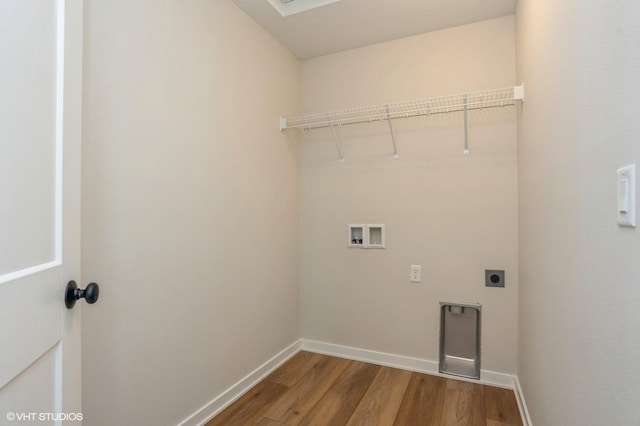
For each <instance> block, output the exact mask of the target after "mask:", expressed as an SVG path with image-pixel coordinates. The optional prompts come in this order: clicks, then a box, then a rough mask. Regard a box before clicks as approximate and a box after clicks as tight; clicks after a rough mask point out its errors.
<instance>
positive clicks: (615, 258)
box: [516, 0, 640, 426]
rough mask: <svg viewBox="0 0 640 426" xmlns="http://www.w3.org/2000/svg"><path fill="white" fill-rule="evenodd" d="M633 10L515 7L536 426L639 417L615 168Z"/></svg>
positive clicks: (622, 161)
mask: <svg viewBox="0 0 640 426" xmlns="http://www.w3.org/2000/svg"><path fill="white" fill-rule="evenodd" d="M638 22H640V6H639V5H638V3H637V2H635V1H619V2H583V1H579V0H571V1H565V2H556V1H549V0H535V1H534V0H520V1H519V2H518V10H517V19H516V23H517V50H518V57H517V64H518V65H517V69H518V79H519V80H520V79H521V80H523V81H525V82H526V85H527V101H526V103H525V104H524V108H523V110H522V113H521V116H520V120H519V194H520V202H519V212H520V216H519V247H520V303H519V312H520V319H519V364H518V365H519V368H518V375H519V378H520V381H521V384H522V388H523V391H524V395H525V398H526V401H527V404H528V407H529V411H530V413H531V417H532V420H533V423H534V424H536V425H593V426H599V425H631V424H637V423H638V418H639V414H638V395H637V390H638V388H639V387H640V368H639V367H638V362H637V361H638V353H640V337H639V334H638V323H639V322H640V310H638V300H640V286H639V285H638V283H639V281H638V277H639V276H640V244H638V241H639V240H638V230H637V229H631V228H619V227H618V226H617V225H616V169H617V168H619V167H622V166H625V165H627V164H631V163H638V162H639V161H640V144H639V143H638V140H639V139H640V124H639V123H640V122H639V121H638V110H639V109H640V108H639V107H640V101H639V99H640V79H638V72H637V70H638V69H640V56H638V54H637V46H638V45H640V31H638Z"/></svg>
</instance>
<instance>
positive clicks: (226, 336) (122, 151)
mask: <svg viewBox="0 0 640 426" xmlns="http://www.w3.org/2000/svg"><path fill="white" fill-rule="evenodd" d="M85 32H86V33H85V70H84V71H85V81H84V95H85V98H84V147H83V150H84V152H83V206H82V207H83V223H82V226H83V241H82V244H83V265H82V266H83V276H84V281H86V282H88V281H90V280H95V281H97V282H99V283H100V285H101V296H100V301H99V302H98V303H97V304H96V305H93V306H91V307H84V309H83V311H84V312H83V318H84V324H83V382H84V383H83V386H84V401H83V411H84V414H85V423H86V424H90V425H125V424H128V425H146V424H148V425H169V424H176V423H178V422H179V421H181V420H183V419H185V418H186V417H187V416H188V415H189V414H191V413H192V412H194V411H195V410H196V409H198V408H199V407H201V406H202V405H203V404H205V403H207V402H209V401H210V400H211V399H213V398H214V397H215V396H217V395H219V394H220V393H221V392H222V391H224V390H226V389H227V388H228V387H229V386H231V385H232V384H233V383H235V382H236V381H237V380H239V379H240V378H242V377H243V376H245V375H246V374H248V373H249V372H251V371H252V370H253V369H254V368H256V367H257V366H259V365H260V364H262V363H263V362H264V361H266V360H267V359H269V358H270V357H272V356H273V355H275V354H276V353H278V352H279V351H280V350H282V349H283V348H284V347H286V346H287V345H289V344H291V343H292V342H294V341H296V340H297V339H298V338H299V336H300V334H299V300H298V292H299V290H298V289H299V287H298V264H299V262H298V205H299V196H298V146H297V143H296V141H295V140H290V139H288V137H287V136H286V135H284V134H281V133H280V132H279V131H278V127H277V124H278V118H279V115H280V114H293V113H294V112H295V111H296V109H297V102H298V63H297V61H296V60H295V58H294V57H293V56H292V55H291V54H290V53H289V52H287V51H286V50H285V49H284V48H282V47H281V46H280V45H279V44H278V43H277V42H275V41H274V40H273V39H272V38H271V37H270V36H268V35H267V34H266V33H265V32H264V30H262V29H261V28H260V27H259V26H258V25H257V24H256V23H255V22H253V21H252V20H251V19H250V18H248V17H247V16H246V15H245V14H244V13H243V12H242V11H240V10H239V9H238V8H237V7H236V6H235V5H233V4H232V2H231V1H227V0H216V1H207V0H195V1H189V2H184V1H179V0H167V1H162V2H158V1H156V0H136V1H129V0H127V1H124V0H112V1H106V2H105V1H87V2H86V3H85Z"/></svg>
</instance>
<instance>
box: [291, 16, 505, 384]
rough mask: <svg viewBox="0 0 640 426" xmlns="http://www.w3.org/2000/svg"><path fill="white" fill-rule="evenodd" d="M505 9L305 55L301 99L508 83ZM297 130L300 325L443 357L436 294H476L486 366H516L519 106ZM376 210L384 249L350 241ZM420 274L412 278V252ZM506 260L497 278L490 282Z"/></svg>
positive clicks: (417, 93)
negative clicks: (334, 131) (502, 276)
mask: <svg viewBox="0 0 640 426" xmlns="http://www.w3.org/2000/svg"><path fill="white" fill-rule="evenodd" d="M515 83H516V81H515V44H514V20H513V17H505V18H499V19H495V20H490V21H485V22H480V23H476V24H472V25H466V26H462V27H457V28H452V29H448V30H444V31H437V32H432V33H428V34H424V35H420V36H416V37H411V38H406V39H401V40H396V41H392V42H388V43H383V44H378V45H373V46H368V47H364V48H360V49H355V50H351V51H346V52H342V53H337V54H333V55H328V56H324V57H319V58H316V59H311V60H306V61H303V62H302V63H301V84H302V89H301V90H302V103H301V112H306V113H311V112H323V111H331V110H335V109H341V108H347V107H356V106H364V105H369V104H378V103H385V102H391V101H402V100H409V99H414V98H420V97H427V96H439V95H448V94H456V93H462V92H469V91H479V90H487V89H494V88H501V87H508V86H513V85H514V84H515ZM462 120H463V118H462V113H452V114H449V115H439V116H433V117H429V118H420V119H411V120H406V121H401V120H398V121H396V122H394V126H395V132H396V138H397V142H398V150H399V154H400V158H399V159H398V160H393V159H392V158H391V154H392V152H393V150H392V145H391V140H390V137H389V132H388V127H387V124H386V123H377V124H370V125H356V126H346V127H342V128H340V129H338V135H339V137H340V139H341V141H342V148H343V151H344V155H345V158H346V160H345V162H344V163H340V162H338V160H337V159H338V153H337V151H336V148H335V146H334V144H333V140H332V138H331V133H330V131H329V130H328V129H325V130H315V131H310V132H304V133H303V134H302V136H301V152H300V162H301V163H300V164H301V165H300V168H301V170H300V179H301V181H300V182H301V183H300V185H301V207H300V209H301V210H300V216H301V221H300V222H301V230H300V238H301V240H300V248H301V312H302V322H301V324H302V336H303V337H304V338H307V339H313V340H319V341H324V342H328V343H335V344H342V345H347V346H354V347H358V348H364V349H370V350H376V351H382V352H389V353H394V354H399V355H405V356H413V357H418V358H423V359H428V360H434V361H437V359H438V344H439V343H438V342H439V341H438V333H439V302H440V301H443V300H452V301H466V302H480V303H482V304H483V312H482V313H483V328H482V333H483V334H482V355H483V364H482V367H483V369H488V370H494V371H499V372H504V373H515V371H516V349H517V335H516V333H517V330H516V327H517V293H518V278H517V277H518V270H517V268H518V266H517V181H516V178H517V170H516V165H517V152H516V111H515V107H506V108H503V109H490V110H485V111H478V112H472V113H470V115H469V123H470V125H469V137H470V145H471V155H469V156H464V155H463V141H464V136H463V125H462V122H463V121H462ZM349 223H384V224H385V225H386V240H387V241H386V243H387V248H386V249H385V250H360V249H349V248H347V241H346V235H347V229H346V228H347V224H349ZM410 264H419V265H422V274H423V282H422V283H421V284H415V283H410V282H409V265H410ZM485 269H505V270H506V276H507V287H506V288H505V289H496V288H485V286H484V270H485Z"/></svg>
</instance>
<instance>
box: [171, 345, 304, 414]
mask: <svg viewBox="0 0 640 426" xmlns="http://www.w3.org/2000/svg"><path fill="white" fill-rule="evenodd" d="M300 348H301V341H300V340H298V341H297V342H294V343H292V344H291V345H289V346H288V347H287V348H285V349H284V350H282V351H281V352H280V353H279V354H277V355H276V356H274V357H273V358H271V359H270V360H268V361H267V362H265V363H264V364H262V365H261V366H260V367H258V368H256V369H255V370H253V371H252V372H251V373H249V374H248V375H247V376H246V377H244V378H243V379H241V380H240V381H239V382H237V383H236V384H234V385H233V386H231V387H230V388H229V389H227V390H226V391H224V392H223V393H222V394H220V395H219V396H217V397H216V398H214V399H213V400H211V401H210V402H209V403H207V404H205V405H204V406H202V407H201V408H200V409H198V411H196V412H195V413H193V414H191V415H190V416H189V417H187V418H186V419H185V420H183V421H182V422H181V423H180V424H179V425H178V426H202V425H204V424H205V423H206V422H208V421H209V420H211V419H212V418H213V417H214V416H215V415H216V414H218V413H220V412H221V411H222V410H224V409H225V408H227V407H228V406H229V405H231V403H233V402H234V401H235V400H236V399H238V398H240V397H241V396H242V395H244V394H245V393H246V392H247V391H248V390H249V389H251V388H252V387H254V386H255V385H256V384H258V383H259V382H260V381H261V380H262V379H264V378H265V377H267V376H268V375H269V374H270V373H271V372H272V371H274V370H275V369H276V368H278V367H279V366H280V365H282V364H283V363H284V362H285V361H287V360H288V359H289V358H291V357H292V356H293V355H295V354H297V353H298V352H299V351H300Z"/></svg>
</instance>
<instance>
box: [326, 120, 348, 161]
mask: <svg viewBox="0 0 640 426" xmlns="http://www.w3.org/2000/svg"><path fill="white" fill-rule="evenodd" d="M328 118H329V117H328V116H327V119H328ZM329 128H330V129H331V135H332V136H333V142H335V144H336V148H337V149H338V154H339V155H340V162H341V163H344V155H342V149H341V148H340V141H339V140H338V135H336V129H335V128H334V126H333V123H332V122H331V121H329Z"/></svg>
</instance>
